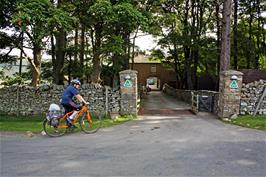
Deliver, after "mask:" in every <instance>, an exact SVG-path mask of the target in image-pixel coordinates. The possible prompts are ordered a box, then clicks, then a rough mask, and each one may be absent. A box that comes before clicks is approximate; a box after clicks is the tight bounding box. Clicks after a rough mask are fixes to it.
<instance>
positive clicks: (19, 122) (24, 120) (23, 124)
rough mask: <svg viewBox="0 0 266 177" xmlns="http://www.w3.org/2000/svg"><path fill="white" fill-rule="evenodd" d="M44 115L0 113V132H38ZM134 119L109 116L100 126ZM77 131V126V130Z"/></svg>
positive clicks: (131, 117)
mask: <svg viewBox="0 0 266 177" xmlns="http://www.w3.org/2000/svg"><path fill="white" fill-rule="evenodd" d="M44 117H45V116H44V115H40V116H18V117H17V116H9V115H1V116H0V132H1V131H2V132H3V131H8V132H18V133H23V132H27V131H30V132H32V133H40V132H41V131H42V130H43V128H42V122H43V119H44ZM133 119H136V117H134V116H131V115H128V116H123V117H118V118H115V119H111V118H109V117H104V118H102V128H106V127H111V126H115V125H119V124H122V123H124V122H127V121H130V120H133ZM77 131H79V128H78V130H77Z"/></svg>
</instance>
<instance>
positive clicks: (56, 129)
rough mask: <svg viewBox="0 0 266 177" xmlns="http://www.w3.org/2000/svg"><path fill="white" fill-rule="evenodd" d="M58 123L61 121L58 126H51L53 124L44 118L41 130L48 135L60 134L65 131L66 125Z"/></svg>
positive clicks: (56, 135) (57, 135) (55, 135)
mask: <svg viewBox="0 0 266 177" xmlns="http://www.w3.org/2000/svg"><path fill="white" fill-rule="evenodd" d="M60 124H61V123H59V125H58V126H53V125H51V123H50V121H49V120H47V119H45V120H44V121H43V130H44V131H45V133H46V134H47V135H48V136H50V137H59V136H62V135H64V134H65V133H66V131H67V125H60Z"/></svg>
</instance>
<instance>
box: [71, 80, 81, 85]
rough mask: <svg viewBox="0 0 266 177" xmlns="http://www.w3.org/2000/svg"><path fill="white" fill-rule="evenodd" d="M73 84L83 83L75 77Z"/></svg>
mask: <svg viewBox="0 0 266 177" xmlns="http://www.w3.org/2000/svg"><path fill="white" fill-rule="evenodd" d="M70 83H71V84H73V85H74V84H77V85H81V82H80V81H79V80H78V79H73V80H72V81H71V82H70Z"/></svg>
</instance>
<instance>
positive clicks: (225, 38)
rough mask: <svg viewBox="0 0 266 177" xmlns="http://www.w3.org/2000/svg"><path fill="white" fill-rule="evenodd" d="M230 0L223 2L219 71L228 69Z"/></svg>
mask: <svg viewBox="0 0 266 177" xmlns="http://www.w3.org/2000/svg"><path fill="white" fill-rule="evenodd" d="M231 5H232V1H231V0H225V1H224V4H223V25H222V41H221V60H220V71H225V70H228V69H229V68H230V29H231V28H230V25H231V20H230V16H231Z"/></svg>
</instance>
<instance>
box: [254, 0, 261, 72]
mask: <svg viewBox="0 0 266 177" xmlns="http://www.w3.org/2000/svg"><path fill="white" fill-rule="evenodd" d="M256 5H257V15H258V26H257V28H258V30H257V52H256V58H255V68H256V69H259V64H260V63H259V60H260V52H261V51H260V35H261V32H262V30H261V29H263V28H261V27H260V25H261V13H260V0H256Z"/></svg>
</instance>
